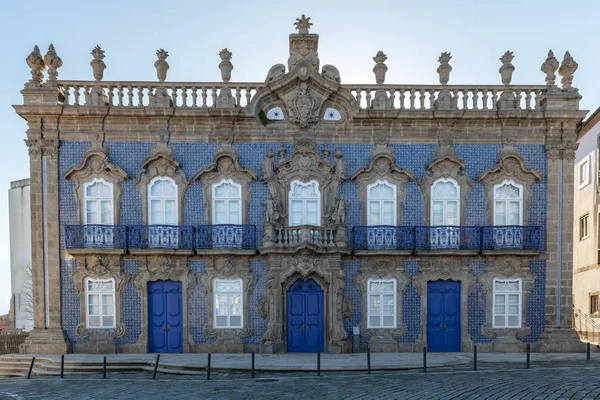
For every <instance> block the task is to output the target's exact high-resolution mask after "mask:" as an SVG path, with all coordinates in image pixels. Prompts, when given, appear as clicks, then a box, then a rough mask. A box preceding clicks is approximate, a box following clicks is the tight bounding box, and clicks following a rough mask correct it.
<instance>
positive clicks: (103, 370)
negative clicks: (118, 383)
mask: <svg viewBox="0 0 600 400" xmlns="http://www.w3.org/2000/svg"><path fill="white" fill-rule="evenodd" d="M102 379H106V357H104V366H103V368H102Z"/></svg>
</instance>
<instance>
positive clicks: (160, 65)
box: [154, 49, 169, 82]
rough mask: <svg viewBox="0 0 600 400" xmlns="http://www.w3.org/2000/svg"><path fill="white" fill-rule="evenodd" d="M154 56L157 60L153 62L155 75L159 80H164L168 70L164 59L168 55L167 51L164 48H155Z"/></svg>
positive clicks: (167, 64)
mask: <svg viewBox="0 0 600 400" xmlns="http://www.w3.org/2000/svg"><path fill="white" fill-rule="evenodd" d="M156 56H157V57H158V60H156V62H155V63H154V68H156V76H157V77H158V80H159V81H160V82H164V81H165V79H167V71H168V70H169V63H168V62H167V61H166V60H167V57H169V52H167V51H165V49H158V50H156Z"/></svg>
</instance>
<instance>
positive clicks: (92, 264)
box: [71, 255, 129, 294]
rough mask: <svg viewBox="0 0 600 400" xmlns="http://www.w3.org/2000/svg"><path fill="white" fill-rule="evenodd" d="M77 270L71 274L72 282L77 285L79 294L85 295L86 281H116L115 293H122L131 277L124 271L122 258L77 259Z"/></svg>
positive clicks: (117, 256) (94, 257)
mask: <svg viewBox="0 0 600 400" xmlns="http://www.w3.org/2000/svg"><path fill="white" fill-rule="evenodd" d="M75 262H76V268H75V271H74V272H73V273H72V274H71V280H72V281H73V284H74V285H75V289H76V290H77V293H79V294H83V293H84V289H85V285H84V283H85V279H86V278H92V279H110V278H112V279H114V280H115V292H117V293H118V292H121V291H122V290H123V289H124V287H125V285H126V284H127V282H129V275H128V274H126V273H125V272H123V271H122V268H121V256H120V255H115V256H104V255H102V256H101V255H87V256H77V257H76V258H75Z"/></svg>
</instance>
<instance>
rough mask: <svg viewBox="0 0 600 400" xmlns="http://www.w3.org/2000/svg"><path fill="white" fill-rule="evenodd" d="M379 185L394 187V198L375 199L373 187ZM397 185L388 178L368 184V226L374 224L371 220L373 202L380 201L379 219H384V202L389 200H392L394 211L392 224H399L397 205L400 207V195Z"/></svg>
mask: <svg viewBox="0 0 600 400" xmlns="http://www.w3.org/2000/svg"><path fill="white" fill-rule="evenodd" d="M378 185H384V186H388V187H391V188H392V191H393V195H392V198H389V199H387V198H380V199H373V198H371V189H372V188H374V187H376V186H378ZM396 189H397V188H396V185H395V184H393V183H390V182H388V181H387V180H386V179H379V180H377V181H376V182H374V183H371V184H370V185H367V225H368V226H374V225H373V224H372V221H371V202H378V203H379V221H383V203H384V202H387V201H391V202H392V213H393V217H392V219H393V223H392V226H396V225H397V224H398V216H397V215H396V214H397V212H396V211H397V207H398V195H397V193H398V192H397V191H396ZM379 225H384V224H379Z"/></svg>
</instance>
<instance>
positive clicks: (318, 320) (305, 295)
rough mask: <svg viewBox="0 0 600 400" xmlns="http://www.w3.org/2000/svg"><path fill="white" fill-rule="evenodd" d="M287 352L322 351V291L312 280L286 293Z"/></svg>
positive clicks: (296, 284)
mask: <svg viewBox="0 0 600 400" xmlns="http://www.w3.org/2000/svg"><path fill="white" fill-rule="evenodd" d="M287 351H288V352H317V351H323V290H322V289H321V287H320V286H319V285H318V284H317V283H316V282H315V281H313V280H312V279H311V280H308V281H306V282H305V281H303V280H301V279H298V280H297V281H296V282H295V283H294V284H293V285H292V286H291V287H290V288H289V290H288V292H287Z"/></svg>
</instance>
